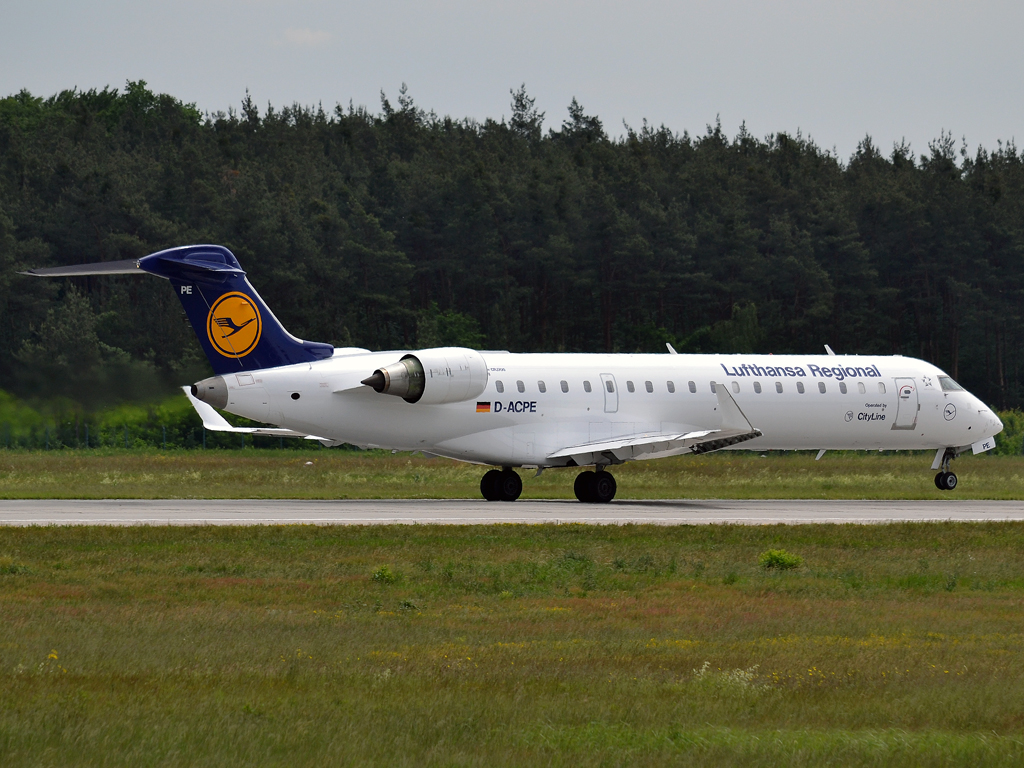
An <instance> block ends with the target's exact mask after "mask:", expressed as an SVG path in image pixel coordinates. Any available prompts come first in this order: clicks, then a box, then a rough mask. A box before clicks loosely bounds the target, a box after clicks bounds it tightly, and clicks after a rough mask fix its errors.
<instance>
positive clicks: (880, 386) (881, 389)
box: [878, 381, 885, 395]
mask: <svg viewBox="0 0 1024 768" xmlns="http://www.w3.org/2000/svg"><path fill="white" fill-rule="evenodd" d="M878 394H880V395H884V394H885V382H884V381H880V382H878Z"/></svg>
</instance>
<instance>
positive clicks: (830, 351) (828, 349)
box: [825, 344, 836, 357]
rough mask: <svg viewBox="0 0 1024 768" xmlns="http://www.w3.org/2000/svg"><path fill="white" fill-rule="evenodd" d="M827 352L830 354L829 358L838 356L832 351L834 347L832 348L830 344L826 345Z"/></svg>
mask: <svg viewBox="0 0 1024 768" xmlns="http://www.w3.org/2000/svg"><path fill="white" fill-rule="evenodd" d="M825 351H826V352H828V354H829V357H835V356H836V353H835V352H833V351H832V347H830V346H829V345H828V344H826V345H825Z"/></svg>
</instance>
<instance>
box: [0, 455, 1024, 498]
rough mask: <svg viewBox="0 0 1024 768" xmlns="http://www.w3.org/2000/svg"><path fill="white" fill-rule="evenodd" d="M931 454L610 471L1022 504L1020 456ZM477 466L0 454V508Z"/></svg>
mask: <svg viewBox="0 0 1024 768" xmlns="http://www.w3.org/2000/svg"><path fill="white" fill-rule="evenodd" d="M931 458H932V457H931V455H930V454H928V455H925V454H923V453H900V454H886V455H880V454H877V453H867V454H865V453H830V454H827V455H826V457H825V458H824V459H822V460H821V461H815V460H814V454H813V453H769V454H767V455H766V456H765V457H763V458H762V457H761V456H760V455H759V454H748V453H716V454H712V455H709V456H685V457H676V458H670V459H661V460H658V461H646V462H634V463H629V464H626V465H624V466H621V467H615V468H613V472H614V474H615V477H616V479H617V481H618V486H619V491H618V498H620V499H672V498H729V499H744V498H761V499H764V498H783V499H785V498H791V499H820V498H827V499H931V498H942V499H950V498H960V499H1021V498H1024V456H964V457H962V458H960V459H958V460H957V461H956V462H955V464H954V468H955V470H956V472H957V474H958V475H959V477H960V486H959V487H958V488H957V489H956V491H955V492H954V493H953V494H950V493H942V492H941V491H938V490H937V489H936V488H935V486H934V484H933V482H932V478H933V474H934V473H932V472H931V471H930V470H929V469H928V467H929V466H930V464H931ZM483 472H484V468H482V467H478V466H474V465H471V464H462V463H459V462H454V461H449V460H446V459H425V458H421V457H416V456H410V455H408V454H398V455H392V454H390V453H384V452H365V453H363V452H357V451H341V450H330V451H328V450H317V449H315V448H311V449H310V450H309V451H307V452H302V451H294V450H284V451H278V450H258V451H256V450H239V451H225V450H218V451H158V450H155V449H141V450H133V451H115V450H110V449H102V450H89V451H86V450H81V451H76V450H62V451H34V452H28V451H3V450H0V499H15V498H18V499H27V498H67V499H75V498H77V499H95V498H143V499H145V498H295V499H346V498H347V499H372V498H412V499H417V498H479V496H480V489H479V485H480V477H481V476H482V474H483ZM522 474H523V477H524V483H523V498H527V499H571V498H573V495H572V482H573V478H574V477H575V471H573V470H569V469H563V470H549V471H546V472H545V473H544V474H543V475H542V476H541V477H539V478H534V477H533V474H534V473H533V472H532V471H525V470H524V471H523V472H522Z"/></svg>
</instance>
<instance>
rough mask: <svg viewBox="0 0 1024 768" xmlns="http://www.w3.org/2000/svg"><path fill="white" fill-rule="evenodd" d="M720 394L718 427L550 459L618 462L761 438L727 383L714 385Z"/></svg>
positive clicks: (569, 451)
mask: <svg viewBox="0 0 1024 768" xmlns="http://www.w3.org/2000/svg"><path fill="white" fill-rule="evenodd" d="M715 394H716V395H717V396H718V411H719V413H721V414H722V423H721V426H720V427H719V428H718V429H700V430H694V431H692V432H683V433H658V434H648V435H639V436H629V437H621V438H611V439H609V440H599V441H595V442H590V443H582V444H580V445H573V446H569V447H568V448H562V449H561V450H558V451H555V452H554V453H552V454H549V455H548V458H549V459H561V458H568V457H571V458H573V459H574V460H575V461H576V463H577V464H580V465H584V464H591V463H593V462H594V461H595V460H597V458H598V457H602V456H603V457H604V458H606V459H608V458H613V459H615V460H618V461H626V460H628V459H636V458H640V457H641V456H643V455H644V454H653V455H652V456H648V457H647V458H654V455H657V456H670V455H672V454H678V453H708V452H709V451H717V450H720V449H722V448H727V447H729V446H731V445H736V444H737V443H742V442H745V441H747V440H753V439H754V438H756V437H761V434H762V433H761V430H759V429H757V428H756V427H753V426H751V424H750V422H749V421H748V420H747V417H746V416H745V415H744V413H743V411H742V410H741V409H740V407H739V406H738V405H737V404H736V401H735V400H734V399H733V397H732V395H730V394H729V392H728V390H727V389H726V387H725V385H724V384H716V385H715Z"/></svg>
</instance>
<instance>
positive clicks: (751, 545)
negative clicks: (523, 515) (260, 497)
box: [0, 523, 1024, 768]
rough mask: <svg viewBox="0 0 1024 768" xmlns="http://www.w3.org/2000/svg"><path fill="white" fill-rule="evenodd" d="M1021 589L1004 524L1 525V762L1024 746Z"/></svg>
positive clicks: (731, 761)
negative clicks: (781, 557)
mask: <svg viewBox="0 0 1024 768" xmlns="http://www.w3.org/2000/svg"><path fill="white" fill-rule="evenodd" d="M772 548H782V549H784V550H786V551H787V552H788V553H791V554H793V555H798V556H800V557H801V558H803V564H802V565H801V566H800V567H798V568H795V569H792V570H784V571H778V570H765V569H763V568H762V567H761V566H760V565H759V555H761V553H763V552H764V551H765V550H768V549H772ZM1022 605H1024V525H1021V524H995V523H993V524H980V525H958V524H918V525H911V524H905V525H885V526H818V525H806V526H794V527H785V526H766V527H761V526H757V527H739V526H735V527H734V526H683V527H676V528H664V527H636V526H624V527H615V526H600V527H585V526H574V525H568V526H495V527H456V526H445V527H434V526H395V527H366V528H359V527H313V526H293V527H284V528H281V527H253V528H156V527H154V528H149V527H142V528H34V529H33V528H27V529H26V528H20V529H15V528H0V692H2V695H0V765H3V766H5V768H13V767H14V766H50V765H53V766H57V765H69V764H76V765H133V766H149V765H176V766H177V765H196V766H224V765H288V766H291V765H414V766H427V765H466V766H472V765H493V764H505V765H521V764H543V765H572V766H590V765H595V766H597V765H680V764H685V765H742V766H778V765H787V766H801V765H807V766H817V765H823V764H843V765H878V766H883V765H893V764H905V765H922V766H930V765H935V766H938V765H943V766H945V765H951V764H953V765H972V766H977V765H993V766H995V765H1009V764H1021V762H1022V761H1024V619H1022V613H1021V608H1022Z"/></svg>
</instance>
